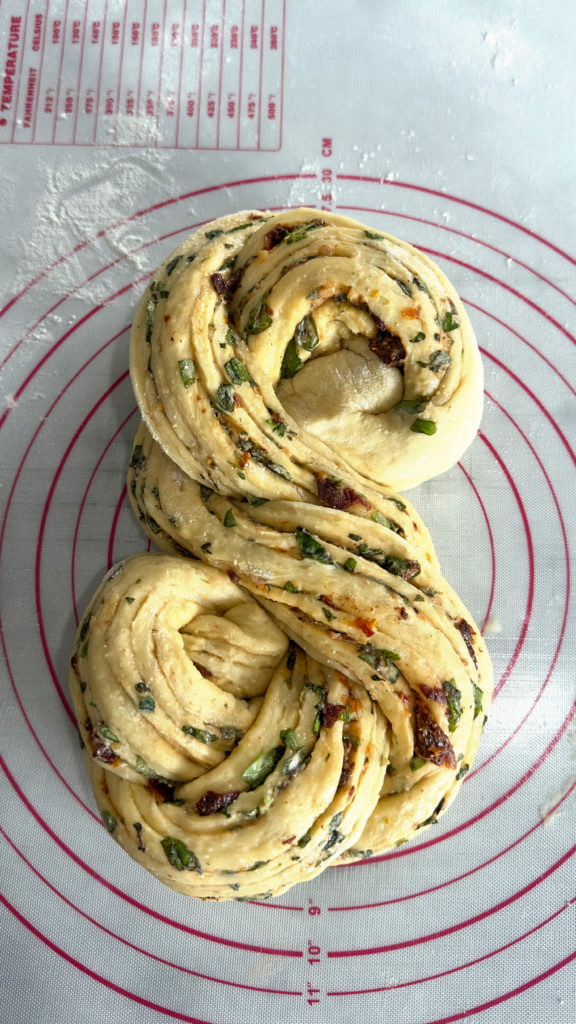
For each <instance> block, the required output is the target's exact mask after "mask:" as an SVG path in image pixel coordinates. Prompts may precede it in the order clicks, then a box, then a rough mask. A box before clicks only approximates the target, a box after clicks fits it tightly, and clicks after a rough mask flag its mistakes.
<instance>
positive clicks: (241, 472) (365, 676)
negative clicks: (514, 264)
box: [70, 209, 492, 900]
mask: <svg viewBox="0 0 576 1024" xmlns="http://www.w3.org/2000/svg"><path fill="white" fill-rule="evenodd" d="M130 364H131V375H132V380H133V384H134V388H135V392H136V395H137V398H138V402H139V405H140V408H141V411H142V415H143V420H144V422H143V423H142V424H141V426H140V428H139V431H138V434H137V436H136V439H135V443H134V448H133V452H132V458H131V462H130V469H129V474H128V490H129V496H130V500H131V502H132V505H133V508H134V510H135V512H136V514H137V516H138V517H139V519H140V521H141V523H142V525H143V527H144V529H145V531H146V533H147V534H148V536H149V537H150V538H151V540H152V541H153V542H154V543H155V544H156V545H157V546H158V547H159V548H160V549H161V550H162V551H163V552H164V553H163V554H161V555H141V556H134V557H132V558H130V559H127V560H126V561H125V562H122V563H119V565H118V566H116V567H115V568H114V569H113V570H112V571H111V572H110V573H109V574H108V576H107V577H106V578H105V580H104V582H103V584H102V585H101V587H100V589H99V590H98V592H97V593H96V595H95V597H94V598H93V600H92V602H91V604H90V606H89V608H88V610H87V612H86V614H85V616H84V617H83V620H82V622H81V624H80V627H79V629H78V633H77V638H76V645H75V650H74V655H73V658H72V662H71V669H70V680H71V688H72V693H73V696H74V703H75V707H76V712H77V717H78V721H79V724H80V732H81V736H82V739H83V742H84V744H85V748H86V758H87V763H88V768H89V773H90V776H91V779H92V784H93V787H94V791H95V794H96V799H97V801H98V804H99V806H100V809H101V811H102V816H103V819H104V822H105V824H106V826H107V827H108V830H109V831H110V832H111V833H112V834H113V835H114V837H115V838H116V839H117V840H118V841H119V842H120V844H121V845H122V846H123V847H124V848H125V849H126V850H127V851H128V852H129V853H130V854H131V856H133V857H134V858H135V859H136V860H137V861H139V862H140V863H141V864H143V865H144V866H145V867H147V868H148V869H149V870H150V871H152V872H153V873H154V874H155V875H157V877H158V878H160V879H161V880H162V881H164V882H166V884H168V885H170V886H172V887H173V888H175V889H178V890H180V891H182V892H185V893H188V894H190V895H194V896H197V897H200V898H204V899H217V900H223V899H242V898H254V897H260V898H263V897H267V896H270V895H277V894H279V893H281V892H283V891H284V890H285V889H287V888H289V887H290V886H291V885H293V884H294V883H295V882H298V881H301V880H304V879H307V878H311V877H312V876H313V875H315V874H317V873H318V872H319V871H322V870H323V869H324V868H325V867H326V866H328V865H330V864H333V863H337V862H342V861H345V860H347V859H358V858H361V857H367V856H374V855H377V854H381V853H383V852H385V851H386V850H388V849H390V848H391V847H394V846H395V845H398V844H400V843H403V842H405V841H406V840H408V839H410V838H412V837H413V836H415V835H417V834H418V833H419V830H420V829H422V828H426V827H427V826H428V825H430V824H432V823H433V822H435V821H437V819H438V816H439V815H440V814H442V813H443V812H444V810H445V809H446V808H447V807H448V805H449V803H450V802H451V800H452V799H453V798H454V796H455V794H456V792H457V790H458V788H459V786H460V784H461V781H462V779H463V778H464V777H465V775H466V773H467V772H468V770H469V768H470V766H471V764H472V761H473V759H474V756H475V752H476V749H477V746H478V741H479V738H480V734H481V730H482V726H483V722H484V719H485V714H486V711H487V708H488V704H489V701H490V696H491V688H492V675H491V665H490V660H489V657H488V654H487V651H486V648H485V645H484V642H483V640H482V637H481V635H480V632H479V630H478V628H477V626H476V625H475V624H474V622H473V620H472V618H471V616H470V614H469V612H468V611H467V610H466V608H465V607H464V606H463V604H462V602H461V601H460V600H459V598H458V597H457V595H456V594H455V593H454V592H453V590H452V589H451V588H450V587H449V585H448V584H447V583H446V581H445V580H444V578H443V577H442V574H441V572H440V569H439V566H438V562H437V559H436V556H435V553H434V549H433V546H432V542H431V540H430V536H429V534H428V531H427V530H426V527H425V526H424V524H423V522H422V520H421V519H420V517H419V516H418V514H417V513H416V511H415V510H414V508H412V507H411V505H410V503H409V502H408V501H407V500H406V499H405V498H402V497H400V495H399V494H397V493H396V491H395V490H393V489H392V488H393V487H396V486H400V485H401V486H404V487H406V486H411V485H412V484H416V483H418V482H420V481H421V480H424V479H426V478H427V477H429V476H433V475H435V474H436V473H438V472H441V471H442V470H444V469H447V468H448V467H449V466H450V465H452V464H453V462H454V461H456V459H457V458H458V457H459V456H460V454H461V453H462V451H463V450H464V448H465V447H466V446H467V444H468V443H469V442H470V440H471V439H472V437H473V434H474V432H475V430H476V428H477V425H478V420H479V416H480V409H481V394H482V373H481V367H480V364H479V359H478V352H477V348H476V343H475V341H474V336H473V334H472V330H471V327H470V325H469V323H468V320H467V317H466V314H465V312H464V310H463V308H462V306H461V303H460V302H459V300H458V297H457V296H456V295H455V293H454V292H453V290H452V288H451V286H450V285H449V283H448V282H447V281H446V279H445V278H444V276H443V275H442V274H441V272H440V271H439V270H438V268H436V267H435V266H434V265H433V264H432V263H431V262H430V261H429V260H427V259H426V257H424V256H423V255H422V254H421V253H418V252H417V251H416V250H414V249H412V248H411V247H410V246H407V245H405V244H404V243H402V242H398V241H397V240H396V239H393V238H391V237H390V236H386V235H380V234H377V233H375V232H371V231H369V230H368V229H366V228H364V227H363V226H362V225H359V224H357V223H356V222H354V221H350V220H348V219H346V218H343V217H339V216H336V215H332V214H325V213H319V212H318V211H315V210H306V209H303V210H296V211H289V212H285V213H282V214H279V215H276V216H269V215H267V214H263V213H242V214H237V215H235V216H232V217H227V218H222V219H220V220H219V221H215V222H213V223H212V224H209V225H207V226H206V227H205V228H203V229H201V230H200V231H199V232H198V233H197V234H196V235H195V236H192V238H191V239H189V240H188V241H187V242H185V243H184V244H183V245H182V246H180V248H179V249H177V250H176V252H175V253H174V254H173V255H172V257H171V258H170V259H169V260H168V261H167V262H166V263H165V264H164V265H163V267H162V268H161V270H160V271H159V272H158V274H157V275H156V278H155V280H154V281H153V282H152V283H151V285H150V287H149V289H148V290H147V292H146V294H145V296H144V299H143V301H142V303H141V305H140V307H139V311H138V314H137V317H136V319H135V322H134V327H133V331H132V337H131V353H130Z"/></svg>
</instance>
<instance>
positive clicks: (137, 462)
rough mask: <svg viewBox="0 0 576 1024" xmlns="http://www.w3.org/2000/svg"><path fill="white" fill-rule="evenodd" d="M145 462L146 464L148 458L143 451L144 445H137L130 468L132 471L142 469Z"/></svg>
mask: <svg viewBox="0 0 576 1024" xmlns="http://www.w3.org/2000/svg"><path fill="white" fill-rule="evenodd" d="M145 462H146V456H145V455H144V452H143V450H142V445H141V444H137V445H135V446H134V451H133V452H132V458H131V460H130V468H131V469H142V466H143V465H144V463H145Z"/></svg>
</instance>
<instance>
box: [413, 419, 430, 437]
mask: <svg viewBox="0 0 576 1024" xmlns="http://www.w3.org/2000/svg"><path fill="white" fill-rule="evenodd" d="M410 430H413V431H414V433H415V434H428V435H429V436H431V435H432V434H435V433H436V424H435V423H434V420H414V423H413V424H412V426H411V427H410Z"/></svg>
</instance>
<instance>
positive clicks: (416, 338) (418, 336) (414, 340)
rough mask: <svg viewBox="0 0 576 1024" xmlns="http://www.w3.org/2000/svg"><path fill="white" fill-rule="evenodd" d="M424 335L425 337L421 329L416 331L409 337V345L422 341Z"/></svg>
mask: <svg viewBox="0 0 576 1024" xmlns="http://www.w3.org/2000/svg"><path fill="white" fill-rule="evenodd" d="M425 337H426V335H425V334H424V332H423V331H418V334H415V335H414V337H413V338H410V339H409V340H410V344H411V345H415V344H416V343H417V342H419V341H424V339H425Z"/></svg>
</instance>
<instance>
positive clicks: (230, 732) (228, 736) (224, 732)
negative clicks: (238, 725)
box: [220, 725, 242, 743]
mask: <svg viewBox="0 0 576 1024" xmlns="http://www.w3.org/2000/svg"><path fill="white" fill-rule="evenodd" d="M220 735H221V737H222V739H223V740H233V741H234V742H235V743H238V740H239V739H240V737H241V735H242V733H240V732H238V729H235V728H234V726H233V725H221V726H220Z"/></svg>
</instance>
